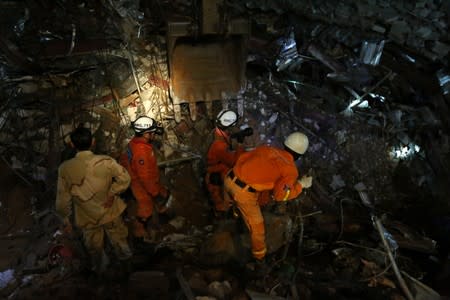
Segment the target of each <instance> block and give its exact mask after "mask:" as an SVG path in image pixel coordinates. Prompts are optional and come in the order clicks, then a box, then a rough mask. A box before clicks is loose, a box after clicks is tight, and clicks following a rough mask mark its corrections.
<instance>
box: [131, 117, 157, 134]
mask: <svg viewBox="0 0 450 300" xmlns="http://www.w3.org/2000/svg"><path fill="white" fill-rule="evenodd" d="M156 125H157V124H156V121H155V120H154V119H152V118H150V117H147V116H141V117H138V118H137V119H136V120H135V121H134V122H132V123H131V126H132V127H133V130H134V132H136V133H144V132H155V131H156V128H157V126H156Z"/></svg>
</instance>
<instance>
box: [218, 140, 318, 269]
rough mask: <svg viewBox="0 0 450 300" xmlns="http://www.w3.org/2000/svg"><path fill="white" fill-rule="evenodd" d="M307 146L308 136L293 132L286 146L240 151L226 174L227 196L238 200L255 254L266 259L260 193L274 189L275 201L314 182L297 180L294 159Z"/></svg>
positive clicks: (225, 187)
mask: <svg viewBox="0 0 450 300" xmlns="http://www.w3.org/2000/svg"><path fill="white" fill-rule="evenodd" d="M307 148H308V138H307V136H306V135H305V134H303V133H301V132H294V133H291V134H290V135H289V136H288V137H287V138H286V139H285V141H284V149H279V148H276V147H272V146H266V145H263V146H259V147H257V148H255V149H254V150H253V151H250V152H245V153H243V154H241V155H240V156H239V158H238V160H237V162H236V164H235V166H234V167H233V169H232V170H230V172H228V174H227V176H226V177H225V182H224V190H225V192H224V197H225V198H227V197H228V198H231V199H232V200H234V201H235V203H236V205H237V207H238V209H239V211H240V212H241V215H242V218H243V219H244V221H245V224H246V225H247V227H248V229H249V231H250V238H251V247H252V254H253V257H254V258H256V259H257V260H262V259H264V257H265V255H266V252H267V250H266V242H265V228H264V219H263V216H262V214H261V209H260V205H259V204H258V198H259V196H260V194H261V193H263V192H266V191H272V197H273V199H274V200H275V201H288V200H292V199H294V198H296V197H297V196H298V195H299V194H300V193H301V192H302V188H309V187H311V185H312V177H309V176H304V177H302V178H301V179H300V180H298V170H297V167H296V165H295V161H296V160H297V159H298V158H299V157H300V155H302V154H304V153H305V152H306V150H307Z"/></svg>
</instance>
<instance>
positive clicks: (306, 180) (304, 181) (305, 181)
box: [298, 175, 312, 189]
mask: <svg viewBox="0 0 450 300" xmlns="http://www.w3.org/2000/svg"><path fill="white" fill-rule="evenodd" d="M298 182H299V183H300V184H301V185H302V188H304V189H307V188H310V187H311V186H312V176H306V175H305V176H303V177H302V178H300V179H299V180H298Z"/></svg>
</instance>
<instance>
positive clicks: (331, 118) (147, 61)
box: [0, 0, 450, 299]
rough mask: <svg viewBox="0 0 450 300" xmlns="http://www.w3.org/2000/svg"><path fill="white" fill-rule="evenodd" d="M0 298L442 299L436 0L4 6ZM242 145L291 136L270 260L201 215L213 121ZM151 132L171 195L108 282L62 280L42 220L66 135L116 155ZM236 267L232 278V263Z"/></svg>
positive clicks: (442, 156) (442, 127)
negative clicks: (136, 124)
mask: <svg viewBox="0 0 450 300" xmlns="http://www.w3.org/2000/svg"><path fill="white" fill-rule="evenodd" d="M0 8H1V9H0V15H1V16H2V17H1V24H0V28H1V30H2V35H1V37H0V78H1V84H0V99H1V101H0V156H1V160H0V168H1V173H0V174H1V175H0V190H1V192H0V214H1V216H2V218H1V220H0V230H1V233H0V234H1V235H0V239H1V240H2V241H1V242H2V248H1V249H0V251H1V255H0V258H1V259H0V272H1V273H0V274H1V276H0V289H1V290H0V293H1V294H2V296H3V297H5V298H8V299H28V298H36V299H40V298H42V299H47V298H49V297H55V296H57V297H65V298H68V299H72V298H79V297H97V298H110V299H122V298H131V299H133V298H138V297H141V298H142V297H143V298H151V299H164V298H165V299H172V298H177V299H180V298H181V299H182V298H187V299H283V298H291V299H328V298H333V299H360V298H362V297H364V298H367V299H387V298H388V299H440V297H441V296H444V295H447V296H448V293H449V291H448V286H446V284H445V283H446V282H448V280H449V274H450V273H449V271H450V266H449V257H448V255H449V248H450V238H449V237H450V206H449V201H448V193H449V189H450V187H449V185H448V183H449V178H450V177H449V174H448V173H449V169H450V168H449V164H450V160H449V159H450V157H449V151H450V149H449V148H450V144H449V126H450V123H449V119H448V115H449V104H450V66H449V61H450V60H449V50H450V36H449V33H448V25H449V19H450V14H449V11H450V5H449V2H448V1H440V0H434V1H433V0H423V1H415V3H411V2H408V1H386V0H364V1H352V0H345V1H338V2H337V3H335V2H332V1H324V0H323V1H319V0H316V1H302V2H299V1H289V0H285V1H271V0H266V1H253V0H248V1H223V0H210V1H207V0H203V1H197V0H192V1H189V0H177V1H137V0H110V1H90V2H88V1H81V0H59V1H46V0H40V1H24V2H23V1H2V2H1V3H0ZM222 108H232V109H234V110H236V111H237V112H238V114H239V116H240V121H239V122H240V123H239V124H240V126H241V127H242V128H245V127H251V128H253V131H254V134H253V135H252V136H251V137H248V138H246V139H245V146H246V148H247V149H248V150H249V151H250V150H251V149H253V148H255V147H256V146H259V145H262V144H269V145H274V146H281V145H282V141H283V138H284V137H285V136H286V135H287V134H289V133H290V132H291V131H293V130H299V131H302V132H304V133H305V134H307V135H308V137H309V139H310V148H309V150H308V152H307V154H306V155H305V156H303V157H302V159H301V160H300V162H299V166H298V167H299V172H300V174H309V175H312V176H313V178H314V179H313V186H312V188H311V189H310V190H308V191H306V192H304V193H302V194H301V196H300V197H299V198H298V199H296V200H295V201H292V202H291V203H288V204H287V205H286V207H285V209H286V212H285V213H280V212H279V207H278V206H277V205H269V207H267V208H266V209H265V212H264V214H265V222H266V225H267V228H268V230H267V231H268V232H267V236H266V239H267V244H268V247H269V249H268V251H269V257H268V260H269V261H268V265H269V267H270V268H269V269H268V270H267V272H266V273H265V274H264V276H253V275H254V274H252V266H251V264H249V263H248V261H249V257H247V256H248V255H249V241H248V234H247V232H246V231H245V230H242V224H239V221H236V220H226V221H218V220H215V219H214V217H213V215H212V213H211V204H210V203H209V199H208V195H207V193H206V190H205V188H204V183H203V177H204V172H205V161H204V159H205V154H206V151H207V147H208V142H207V141H208V140H209V136H210V135H211V132H212V129H213V128H214V116H215V115H216V114H217V112H219V111H220V110H221V109H222ZM139 115H149V116H151V117H152V118H154V119H155V120H157V121H158V122H159V123H160V124H161V126H163V127H164V129H165V132H164V135H163V136H162V137H161V138H160V139H159V140H158V141H157V142H156V145H157V148H158V158H159V166H160V168H161V171H162V173H163V174H164V176H163V177H164V178H163V179H164V180H165V182H166V183H167V184H168V186H170V188H171V190H172V192H173V194H174V199H175V200H174V203H173V207H172V210H173V211H172V214H171V218H169V219H167V220H163V218H162V217H161V219H160V220H156V221H155V224H154V228H153V229H152V234H153V237H154V240H155V243H154V244H152V245H150V246H149V249H145V250H143V251H136V257H135V258H136V261H135V262H134V267H135V269H134V272H133V273H132V274H130V276H129V278H127V280H125V281H115V280H107V279H105V280H104V281H103V282H101V283H98V284H97V285H96V286H95V287H93V286H92V284H90V283H89V282H87V280H86V278H84V277H83V275H82V273H80V272H79V270H80V265H81V264H82V262H83V251H82V249H81V246H80V243H79V237H76V236H75V237H67V236H64V235H61V232H60V230H59V228H60V220H59V219H58V218H57V216H56V215H55V212H54V201H55V189H56V178H57V170H58V166H59V164H60V163H61V162H62V161H64V160H65V159H67V158H69V157H71V155H73V153H72V151H71V149H70V148H69V147H68V145H67V141H68V135H69V133H70V132H71V131H72V130H73V129H74V128H75V127H76V126H77V125H78V124H79V123H84V124H85V125H86V126H88V127H89V128H90V129H91V130H92V132H93V133H94V135H95V137H96V140H97V144H96V147H95V152H96V153H100V154H107V155H110V156H112V157H114V158H118V157H119V155H120V154H121V153H122V152H123V151H124V147H125V146H126V143H127V142H128V140H129V139H130V138H131V137H132V134H133V132H132V130H131V128H130V123H131V122H132V121H133V120H135V119H136V117H137V116H139ZM243 270H245V271H243Z"/></svg>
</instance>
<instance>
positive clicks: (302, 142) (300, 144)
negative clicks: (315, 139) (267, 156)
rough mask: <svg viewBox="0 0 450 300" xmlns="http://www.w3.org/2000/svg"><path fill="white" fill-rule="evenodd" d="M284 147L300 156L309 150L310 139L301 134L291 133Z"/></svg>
mask: <svg viewBox="0 0 450 300" xmlns="http://www.w3.org/2000/svg"><path fill="white" fill-rule="evenodd" d="M284 145H285V146H286V147H288V148H289V149H291V150H292V151H294V152H295V153H298V154H304V153H305V152H306V149H308V145H309V141H308V137H307V136H306V135H305V134H303V133H301V132H293V133H291V134H290V135H289V136H288V137H287V138H286V139H285V140H284Z"/></svg>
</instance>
